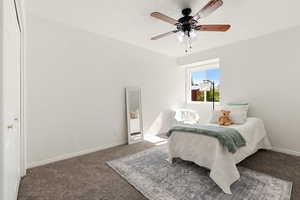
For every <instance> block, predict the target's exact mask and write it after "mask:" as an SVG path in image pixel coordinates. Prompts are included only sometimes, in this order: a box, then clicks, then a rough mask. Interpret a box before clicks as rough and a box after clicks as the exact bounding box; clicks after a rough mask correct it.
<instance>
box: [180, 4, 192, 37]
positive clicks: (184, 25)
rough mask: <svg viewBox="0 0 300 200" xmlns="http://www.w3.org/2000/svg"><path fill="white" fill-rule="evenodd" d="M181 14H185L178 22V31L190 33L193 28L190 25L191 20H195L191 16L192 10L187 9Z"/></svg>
mask: <svg viewBox="0 0 300 200" xmlns="http://www.w3.org/2000/svg"><path fill="white" fill-rule="evenodd" d="M181 13H182V14H183V17H181V18H180V19H178V22H179V23H180V24H179V25H178V26H177V29H178V30H179V31H183V32H190V31H191V30H192V26H193V25H192V24H191V23H190V20H191V19H193V17H192V16H190V14H191V13H192V9H190V8H185V9H183V10H182V11H181Z"/></svg>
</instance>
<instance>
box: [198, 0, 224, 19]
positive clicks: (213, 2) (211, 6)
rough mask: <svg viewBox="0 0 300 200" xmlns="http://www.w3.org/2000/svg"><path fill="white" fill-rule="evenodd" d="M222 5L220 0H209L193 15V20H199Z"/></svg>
mask: <svg viewBox="0 0 300 200" xmlns="http://www.w3.org/2000/svg"><path fill="white" fill-rule="evenodd" d="M222 5H223V1H222V0H210V1H209V2H208V3H207V4H206V5H205V6H204V7H203V8H202V9H201V10H199V11H198V12H197V13H196V15H195V16H194V17H193V19H194V20H196V21H197V20H199V19H201V18H204V17H206V16H208V15H210V14H211V13H212V12H214V11H215V10H217V9H218V8H219V7H221V6H222Z"/></svg>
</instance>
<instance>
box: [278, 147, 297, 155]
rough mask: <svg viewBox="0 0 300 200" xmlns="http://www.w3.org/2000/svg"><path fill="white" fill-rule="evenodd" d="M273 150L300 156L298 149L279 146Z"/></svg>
mask: <svg viewBox="0 0 300 200" xmlns="http://www.w3.org/2000/svg"><path fill="white" fill-rule="evenodd" d="M272 151H276V152H279V153H285V154H289V155H292V156H300V152H298V151H294V150H290V149H284V148H279V147H272Z"/></svg>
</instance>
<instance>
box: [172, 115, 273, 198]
mask: <svg viewBox="0 0 300 200" xmlns="http://www.w3.org/2000/svg"><path fill="white" fill-rule="evenodd" d="M208 125H212V126H218V125H216V124H208ZM230 128H234V129H236V130H237V131H239V132H240V134H241V135H242V136H243V137H244V139H245V140H246V146H243V147H240V148H239V149H238V150H237V151H236V152H235V153H230V152H229V151H228V149H227V148H225V147H224V146H223V145H221V143H220V142H219V141H218V140H217V139H216V138H214V137H209V136H206V135H198V134H193V133H189V132H181V131H176V132H174V133H173V134H172V135H171V136H170V137H169V139H168V147H169V155H170V161H171V162H172V161H173V158H181V159H183V160H186V161H192V162H194V163H196V164H197V165H199V166H202V167H206V168H208V169H210V174H209V176H210V177H211V179H212V180H213V181H214V182H215V183H216V184H217V185H218V186H219V187H220V188H221V189H222V190H223V191H224V192H225V193H227V194H231V190H230V186H231V184H233V183H234V182H235V181H237V180H238V179H239V178H240V174H239V171H238V169H237V167H236V164H237V163H239V162H241V161H242V160H243V159H245V158H247V157H248V156H250V155H251V154H253V153H255V152H256V151H257V150H259V149H271V144H270V142H269V139H268V136H267V134H266V131H265V128H264V124H263V121H262V120H260V119H258V118H252V117H251V118H247V121H246V123H245V124H242V125H231V126H230Z"/></svg>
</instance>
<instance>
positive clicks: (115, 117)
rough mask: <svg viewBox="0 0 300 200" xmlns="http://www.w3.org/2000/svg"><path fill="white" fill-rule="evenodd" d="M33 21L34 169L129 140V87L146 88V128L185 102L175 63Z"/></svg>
mask: <svg viewBox="0 0 300 200" xmlns="http://www.w3.org/2000/svg"><path fill="white" fill-rule="evenodd" d="M26 24H27V27H26V30H27V32H26V72H25V74H26V78H25V79H26V84H25V88H26V91H25V98H26V99H25V100H26V113H25V115H26V127H25V128H26V133H27V137H28V139H27V140H28V145H27V146H28V163H29V166H35V165H39V164H44V163H45V162H50V161H53V160H56V159H60V158H64V157H67V156H71V155H74V153H76V152H80V151H84V152H87V151H88V150H95V149H99V148H100V149H101V148H105V147H109V146H113V145H117V144H122V143H124V142H125V140H126V136H127V134H126V123H125V116H126V115H125V105H124V104H125V91H124V88H125V87H126V86H140V87H141V88H142V107H143V117H144V129H145V130H149V127H150V126H152V124H153V122H154V121H155V120H157V118H158V117H159V116H160V117H161V116H162V114H161V112H162V111H164V110H166V109H168V108H170V107H172V106H176V105H177V104H181V103H183V101H184V72H183V69H180V68H178V67H176V60H175V59H174V58H170V57H166V56H163V55H160V54H157V53H154V52H151V51H148V50H144V49H141V48H138V47H135V46H132V45H129V44H127V43H123V42H120V41H116V40H112V39H109V38H106V37H103V36H100V35H96V34H94V33H89V32H86V31H83V30H80V29H77V28H74V27H71V26H69V25H67V24H61V23H57V22H54V21H49V20H48V19H44V18H40V17H39V16H36V15H32V14H30V13H27V16H26ZM151 130H153V126H152V128H151ZM147 132H149V131H147ZM150 132H151V131H150Z"/></svg>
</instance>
